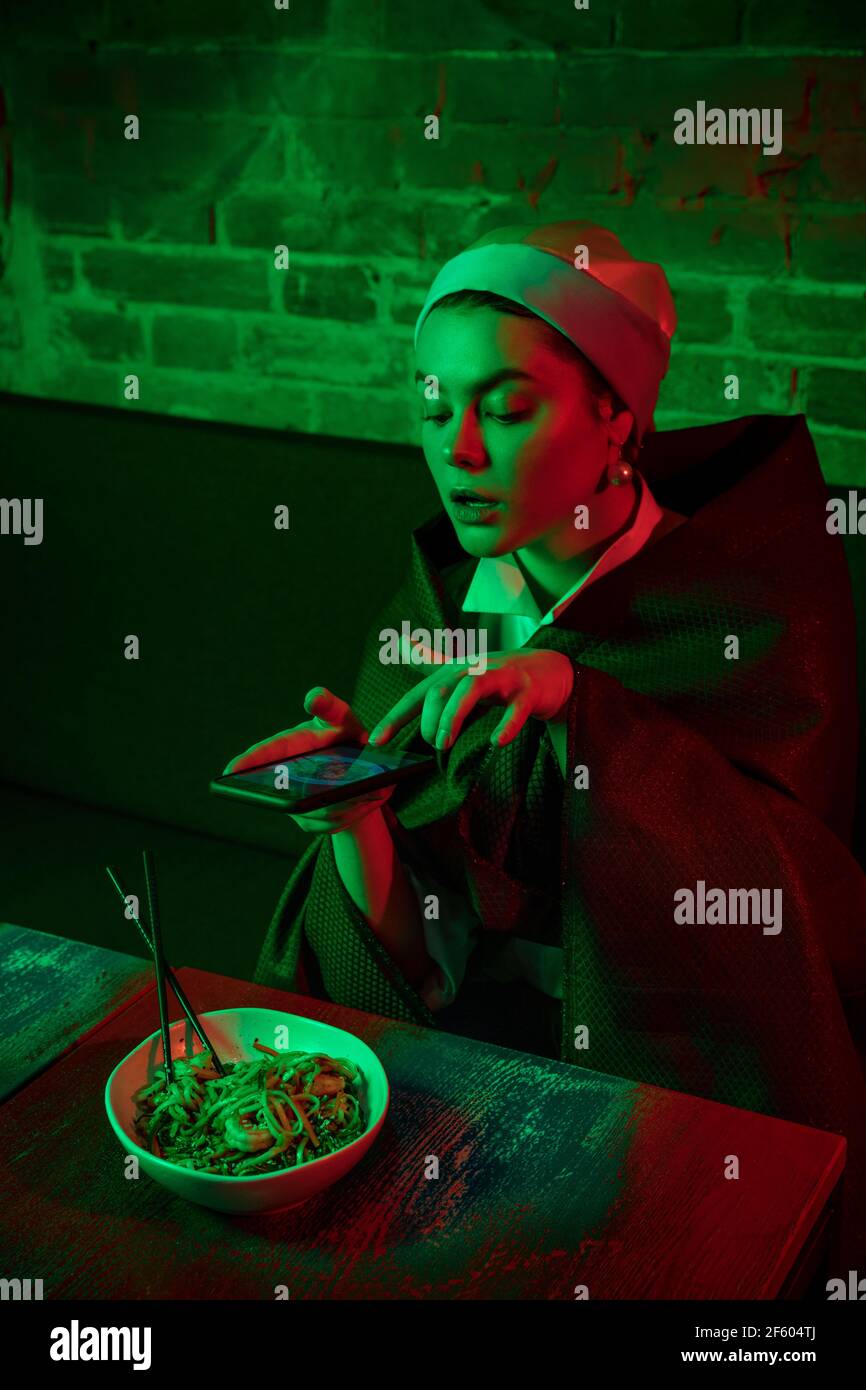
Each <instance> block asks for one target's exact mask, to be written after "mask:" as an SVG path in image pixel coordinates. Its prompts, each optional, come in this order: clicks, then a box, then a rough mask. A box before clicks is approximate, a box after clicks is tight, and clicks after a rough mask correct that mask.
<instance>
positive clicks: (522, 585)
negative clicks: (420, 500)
mask: <svg viewBox="0 0 866 1390" xmlns="http://www.w3.org/2000/svg"><path fill="white" fill-rule="evenodd" d="M634 476H635V482H636V485H637V487H638V489H639V500H638V506H637V510H636V512H635V515H634V520H633V521H632V524H631V526H630V527H629V528H628V530H627V531H624V532H623V534H622V535H621V536H619V537H618V538H617V539H616V540H615V541H613V542H612V544H611V545H609V546H608V547H607V549H606V550H604V551H603V552H602V554H601V555H600V556H599V558H598V560H596V562H595V564H594V565H593V567H592V569H591V570H590V571H589V572H588V573H587V574H585V575H584V576H583V578H582V579H579V580H578V581H577V583H575V584H573V585H572V586H571V587H570V588H569V589H568V590H567V591H566V593H564V594H563V595H562V596H561V598H559V599H557V601H556V603H555V604H553V606H552V607H551V608H549V609H548V610H547V612H546V613H544V614H542V612H541V610H540V608H539V607H538V604H537V603H536V601H535V599H534V598H533V596H532V593H531V591H530V589H529V586H528V584H527V583H526V579H525V578H524V575H523V571H522V570H521V569H520V566H519V565H518V564H517V562H516V561H515V559H514V557H513V555H511V554H509V555H496V556H488V555H485V556H482V558H481V559H480V560H479V561H478V564H477V565H476V567H475V571H474V573H473V575H472V581H471V583H470V585H469V588H468V589H467V591H466V597H465V598H464V600H463V611H464V612H467V613H509V614H512V615H515V616H519V617H524V618H531V619H532V620H533V622H535V623H537V624H538V626H539V627H540V626H541V625H542V624H545V623H552V622H555V620H556V619H557V618H558V617H559V615H560V613H561V612H562V611H563V609H564V608H565V607H566V606H567V605H568V604H569V603H571V601H572V599H574V598H576V597H577V594H578V593H579V592H581V591H582V590H583V589H585V588H586V587H587V585H589V584H590V583H594V582H595V581H596V580H598V579H600V578H601V576H602V575H603V574H607V573H609V572H610V570H613V569H616V568H617V566H618V565H621V564H624V563H625V561H626V560H629V559H631V557H632V555H635V554H637V552H638V551H639V550H640V549H641V547H642V546H643V545H645V544H646V542H647V540H648V539H649V537H650V535H651V534H652V532H653V531H654V530H655V528H656V526H657V525H658V523H659V522H660V521H661V520H662V518H663V516H664V515H665V513H664V512H663V510H662V508H661V507H660V506H659V504H658V503H657V502H656V500H655V498H654V497H653V495H652V493H651V492H650V489H649V487H648V486H647V483H646V481H645V480H644V478H643V477H642V476H641V475H640V474H639V473H635V475H634Z"/></svg>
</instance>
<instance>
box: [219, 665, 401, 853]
mask: <svg viewBox="0 0 866 1390" xmlns="http://www.w3.org/2000/svg"><path fill="white" fill-rule="evenodd" d="M304 709H305V710H306V711H307V713H308V714H311V715H312V716H313V718H312V719H307V720H305V721H304V722H303V723H302V724H296V725H295V726H294V728H292V729H284V730H283V731H282V733H279V734H272V735H271V737H270V738H267V739H264V740H263V741H262V742H261V743H254V744H253V746H252V747H251V748H248V749H247V750H246V752H245V753H241V754H240V756H239V757H237V758H233V759H232V761H231V762H230V763H229V764H228V766H227V767H226V768H225V769H224V771H223V776H224V777H225V776H227V775H228V773H230V772H243V771H244V770H245V769H246V768H250V767H261V766H262V765H263V764H264V763H278V762H280V761H282V760H283V759H285V758H291V757H294V756H295V754H297V753H310V752H312V751H313V750H314V749H317V748H328V747H330V746H331V745H332V744H335V743H346V742H348V743H361V744H366V743H367V740H368V738H369V734H368V732H367V730H366V729H365V728H364V726H363V724H362V723H361V721H360V720H359V719H358V717H357V715H356V714H354V712H353V711H352V710H351V709H350V708H349V706H348V704H347V703H346V701H345V700H341V699H339V697H338V696H336V695H332V694H331V692H330V690H325V689H324V687H323V686H321V685H317V686H315V687H314V688H313V689H312V690H311V691H310V692H309V694H308V695H307V696H306V698H305V700H304ZM393 790H394V788H393V786H390V787H376V788H374V790H373V791H370V792H367V793H366V794H365V795H363V796H356V797H352V798H351V800H348V801H337V802H334V803H333V804H332V805H330V806H321V807H319V808H318V809H317V810H314V811H306V812H304V813H303V814H301V815H297V816H292V820H293V821H294V822H295V824H296V825H299V826H300V827H301V829H302V830H306V831H307V832H308V833H309V834H312V835H322V834H325V835H333V834H335V833H336V832H337V831H339V830H346V829H347V828H348V827H349V826H350V825H354V824H355V823H356V822H357V821H360V820H363V819H364V818H365V817H366V816H368V815H369V814H370V813H371V811H375V810H376V809H377V808H378V807H379V806H381V805H382V804H383V802H385V801H387V800H388V797H389V796H390V795H391V793H392V792H393Z"/></svg>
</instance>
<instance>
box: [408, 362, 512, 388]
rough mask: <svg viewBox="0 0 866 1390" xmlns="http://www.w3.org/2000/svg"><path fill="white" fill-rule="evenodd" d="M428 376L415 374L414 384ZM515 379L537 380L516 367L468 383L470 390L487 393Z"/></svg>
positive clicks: (422, 373)
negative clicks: (492, 388) (502, 383)
mask: <svg viewBox="0 0 866 1390" xmlns="http://www.w3.org/2000/svg"><path fill="white" fill-rule="evenodd" d="M429 375H431V373H429V372H416V373H415V381H416V383H417V382H419V381H426V380H427V377H428V376H429ZM515 378H516V379H519V380H521V381H534V382H537V380H538V378H537V377H534V376H533V375H532V373H531V372H522V371H520V370H519V369H518V368H517V367H502V368H500V370H499V371H498V372H493V373H492V375H490V376H488V377H484V379H483V380H482V381H476V382H475V383H474V385H472V384H471V383H470V389H472V390H475V391H489V390H490V389H491V387H493V386H498V384H499V382H500V381H507V380H511V379H515ZM442 389H443V390H446V389H447V388H446V387H443V388H442Z"/></svg>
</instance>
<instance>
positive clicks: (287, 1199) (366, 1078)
mask: <svg viewBox="0 0 866 1390" xmlns="http://www.w3.org/2000/svg"><path fill="white" fill-rule="evenodd" d="M200 1018H201V1021H202V1024H203V1025H204V1031H205V1032H206V1033H207V1035H208V1037H209V1038H210V1040H211V1042H212V1043H213V1045H214V1047H215V1049H216V1051H217V1052H218V1054H219V1056H220V1058H221V1059H222V1060H223V1061H226V1062H236V1061H250V1060H251V1059H253V1058H259V1057H261V1056H262V1055H263V1054H262V1053H261V1052H260V1051H259V1050H258V1049H257V1048H254V1047H253V1042H254V1040H255V1039H256V1038H257V1039H258V1040H259V1042H263V1043H266V1044H267V1045H268V1046H269V1047H270V1046H272V1044H273V1039H274V1038H275V1036H276V1034H275V1033H274V1029H275V1028H276V1027H278V1026H280V1025H285V1026H287V1027H288V1030H289V1035H288V1043H287V1050H291V1051H297V1050H300V1051H302V1052H322V1053H325V1054H326V1055H327V1056H330V1057H346V1058H348V1059H349V1061H351V1062H354V1063H356V1064H357V1066H359V1067H360V1068H361V1073H362V1078H363V1079H362V1080H361V1081H359V1083H358V1095H359V1097H360V1101H361V1107H362V1113H363V1116H364V1118H365V1121H366V1123H365V1127H364V1132H363V1134H361V1135H360V1137H359V1138H357V1139H355V1140H353V1141H352V1143H351V1144H347V1145H346V1146H345V1148H342V1149H337V1150H336V1152H335V1153H331V1154H326V1155H325V1156H324V1157H323V1158H316V1159H313V1160H312V1161H311V1162H309V1163H303V1164H301V1166H300V1167H298V1168H288V1169H286V1171H285V1172H282V1173H260V1174H259V1175H258V1176H255V1175H253V1174H251V1175H250V1176H248V1177H237V1178H233V1177H225V1176H223V1174H222V1173H199V1172H196V1171H195V1170H194V1169H192V1168H181V1167H179V1166H178V1165H177V1164H175V1163H169V1162H168V1161H167V1160H166V1159H164V1158H157V1156H156V1154H152V1153H151V1152H150V1151H149V1150H148V1149H145V1148H142V1146H141V1144H140V1143H139V1142H138V1139H137V1138H136V1134H135V1128H134V1124H133V1121H134V1118H135V1102H134V1100H133V1096H134V1094H135V1092H136V1091H137V1090H138V1089H139V1087H141V1086H147V1085H149V1084H150V1083H151V1082H152V1081H153V1079H154V1072H155V1069H156V1067H157V1066H161V1065H162V1037H161V1034H160V1033H159V1032H156V1033H151V1035H150V1037H149V1038H145V1040H144V1042H142V1043H139V1045H138V1047H136V1048H134V1049H133V1051H132V1052H130V1053H129V1055H128V1056H127V1057H124V1059H123V1061H122V1062H119V1063H118V1064H117V1066H116V1067H115V1068H114V1071H113V1072H112V1073H111V1076H110V1077H109V1078H108V1083H107V1085H106V1087H105V1109H106V1111H107V1112H108V1119H109V1122H110V1124H111V1128H112V1129H113V1130H114V1132H115V1134H116V1135H117V1137H118V1139H119V1140H120V1144H121V1147H122V1148H123V1149H124V1151H125V1152H126V1153H129V1154H135V1156H136V1158H137V1159H138V1161H139V1164H140V1166H141V1168H143V1169H144V1171H145V1173H147V1174H149V1176H150V1177H152V1178H154V1179H155V1181H156V1182H159V1183H162V1185H163V1187H167V1188H169V1189H170V1190H171V1191H172V1192H174V1193H176V1194H177V1196H178V1197H185V1198H186V1200H187V1201H189V1202H199V1203H200V1204H201V1205H202V1206H205V1207H214V1208H215V1209H216V1210H217V1211H230V1212H254V1211H278V1210H280V1209H281V1208H283V1207H293V1206H297V1205H298V1203H300V1202H306V1201H308V1200H309V1198H310V1197H315V1196H316V1194H317V1193H319V1192H323V1191H324V1190H325V1188H326V1187H330V1186H331V1184H332V1183H335V1182H337V1181H338V1180H339V1179H340V1178H342V1177H344V1176H345V1174H346V1173H348V1172H349V1171H350V1169H352V1168H354V1166H355V1164H356V1163H358V1162H359V1161H360V1160H361V1159H362V1158H363V1157H364V1154H365V1153H366V1152H367V1150H368V1149H369V1148H370V1147H371V1146H372V1144H373V1143H374V1141H375V1139H376V1136H377V1134H378V1133H379V1130H380V1129H381V1128H382V1123H383V1121H384V1119H385V1115H386V1113H387V1110H388V1100H389V1088H388V1078H387V1076H386V1075H385V1069H384V1067H383V1066H382V1063H381V1062H380V1061H379V1058H378V1057H377V1056H376V1054H375V1052H373V1051H372V1050H371V1049H370V1048H369V1047H368V1046H367V1044H366V1043H365V1042H362V1040H361V1039H360V1038H356V1037H355V1035H354V1033H346V1032H344V1030H343V1029H342V1028H332V1027H331V1026H330V1024H328V1023H319V1022H318V1021H317V1020H316V1019H312V1018H302V1017H300V1016H299V1015H298V1014H284V1013H278V1012H277V1011H276V1010H275V1009H219V1010H217V1011H216V1012H215V1013H209V1014H201V1015H200ZM169 1035H170V1038H171V1054H172V1057H189V1056H191V1055H192V1054H193V1053H194V1052H200V1051H202V1050H203V1049H202V1045H201V1043H200V1042H199V1040H198V1038H197V1037H196V1036H195V1034H194V1033H193V1031H192V1028H191V1026H190V1024H189V1022H188V1020H187V1019H185V1018H183V1019H180V1020H178V1022H177V1023H173V1024H172V1025H171V1028H170V1030H169ZM277 1050H278V1051H279V1050H282V1049H277Z"/></svg>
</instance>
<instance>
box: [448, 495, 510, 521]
mask: <svg viewBox="0 0 866 1390" xmlns="http://www.w3.org/2000/svg"><path fill="white" fill-rule="evenodd" d="M502 505H503V504H502V501H501V499H500V498H498V497H491V496H490V494H489V493H483V492H475V490H474V489H473V488H465V489H464V488H453V489H452V491H451V511H452V515H453V516H454V519H455V520H456V521H462V522H465V523H466V524H467V525H468V526H477V525H480V524H481V523H482V522H485V521H489V520H490V519H491V518H492V517H493V516H494V515H495V514H496V512H498V511H499V509H500V508H501V507H502Z"/></svg>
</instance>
